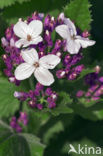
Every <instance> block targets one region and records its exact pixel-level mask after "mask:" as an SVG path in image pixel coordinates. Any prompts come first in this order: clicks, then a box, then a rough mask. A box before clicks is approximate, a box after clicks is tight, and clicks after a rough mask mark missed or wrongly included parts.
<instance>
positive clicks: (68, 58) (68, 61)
mask: <svg viewBox="0 0 103 156" xmlns="http://www.w3.org/2000/svg"><path fill="white" fill-rule="evenodd" d="M71 59H72V58H71V56H70V55H69V54H67V55H66V56H65V58H64V65H68V64H69V63H70V61H71Z"/></svg>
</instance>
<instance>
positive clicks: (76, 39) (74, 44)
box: [55, 18, 95, 54]
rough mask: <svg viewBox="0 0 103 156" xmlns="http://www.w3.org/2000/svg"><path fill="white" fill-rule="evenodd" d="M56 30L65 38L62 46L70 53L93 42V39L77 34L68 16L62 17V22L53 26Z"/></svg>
mask: <svg viewBox="0 0 103 156" xmlns="http://www.w3.org/2000/svg"><path fill="white" fill-rule="evenodd" d="M55 30H56V32H57V33H58V34H59V35H60V36H61V37H62V38H63V39H65V40H66V47H64V48H65V49H66V50H67V51H68V52H69V53H70V54H77V53H79V50H80V48H81V47H82V48H87V47H88V46H92V45H94V44H95V41H92V40H89V39H88V38H83V37H81V36H78V35H77V31H76V27H75V25H74V23H73V22H72V21H71V20H70V19H69V18H64V24H63V25H60V26H57V27H56V28H55Z"/></svg>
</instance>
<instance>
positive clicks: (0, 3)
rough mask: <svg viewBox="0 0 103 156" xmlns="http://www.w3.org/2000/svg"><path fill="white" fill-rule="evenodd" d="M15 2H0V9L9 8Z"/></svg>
mask: <svg viewBox="0 0 103 156" xmlns="http://www.w3.org/2000/svg"><path fill="white" fill-rule="evenodd" d="M15 1H16V0H6V1H5V0H0V8H1V9H3V8H4V7H8V6H11V5H13V4H14V3H15Z"/></svg>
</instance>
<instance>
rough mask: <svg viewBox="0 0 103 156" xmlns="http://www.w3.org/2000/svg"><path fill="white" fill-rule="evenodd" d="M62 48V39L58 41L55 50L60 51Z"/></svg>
mask: <svg viewBox="0 0 103 156" xmlns="http://www.w3.org/2000/svg"><path fill="white" fill-rule="evenodd" d="M61 47H62V41H61V40H60V39H58V40H56V42H55V46H54V49H56V50H57V51H59V50H60V48H61Z"/></svg>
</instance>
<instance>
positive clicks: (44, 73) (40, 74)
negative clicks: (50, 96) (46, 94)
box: [34, 67, 54, 86]
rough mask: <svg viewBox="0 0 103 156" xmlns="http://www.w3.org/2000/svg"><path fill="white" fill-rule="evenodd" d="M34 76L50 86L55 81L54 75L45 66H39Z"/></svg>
mask: <svg viewBox="0 0 103 156" xmlns="http://www.w3.org/2000/svg"><path fill="white" fill-rule="evenodd" d="M34 76H35V77H36V79H37V81H38V82H39V83H40V84H42V85H44V86H50V85H51V84H52V83H53V82H54V77H53V75H52V74H51V73H50V72H49V70H47V69H45V68H43V67H39V68H37V69H36V70H35V72H34Z"/></svg>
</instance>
